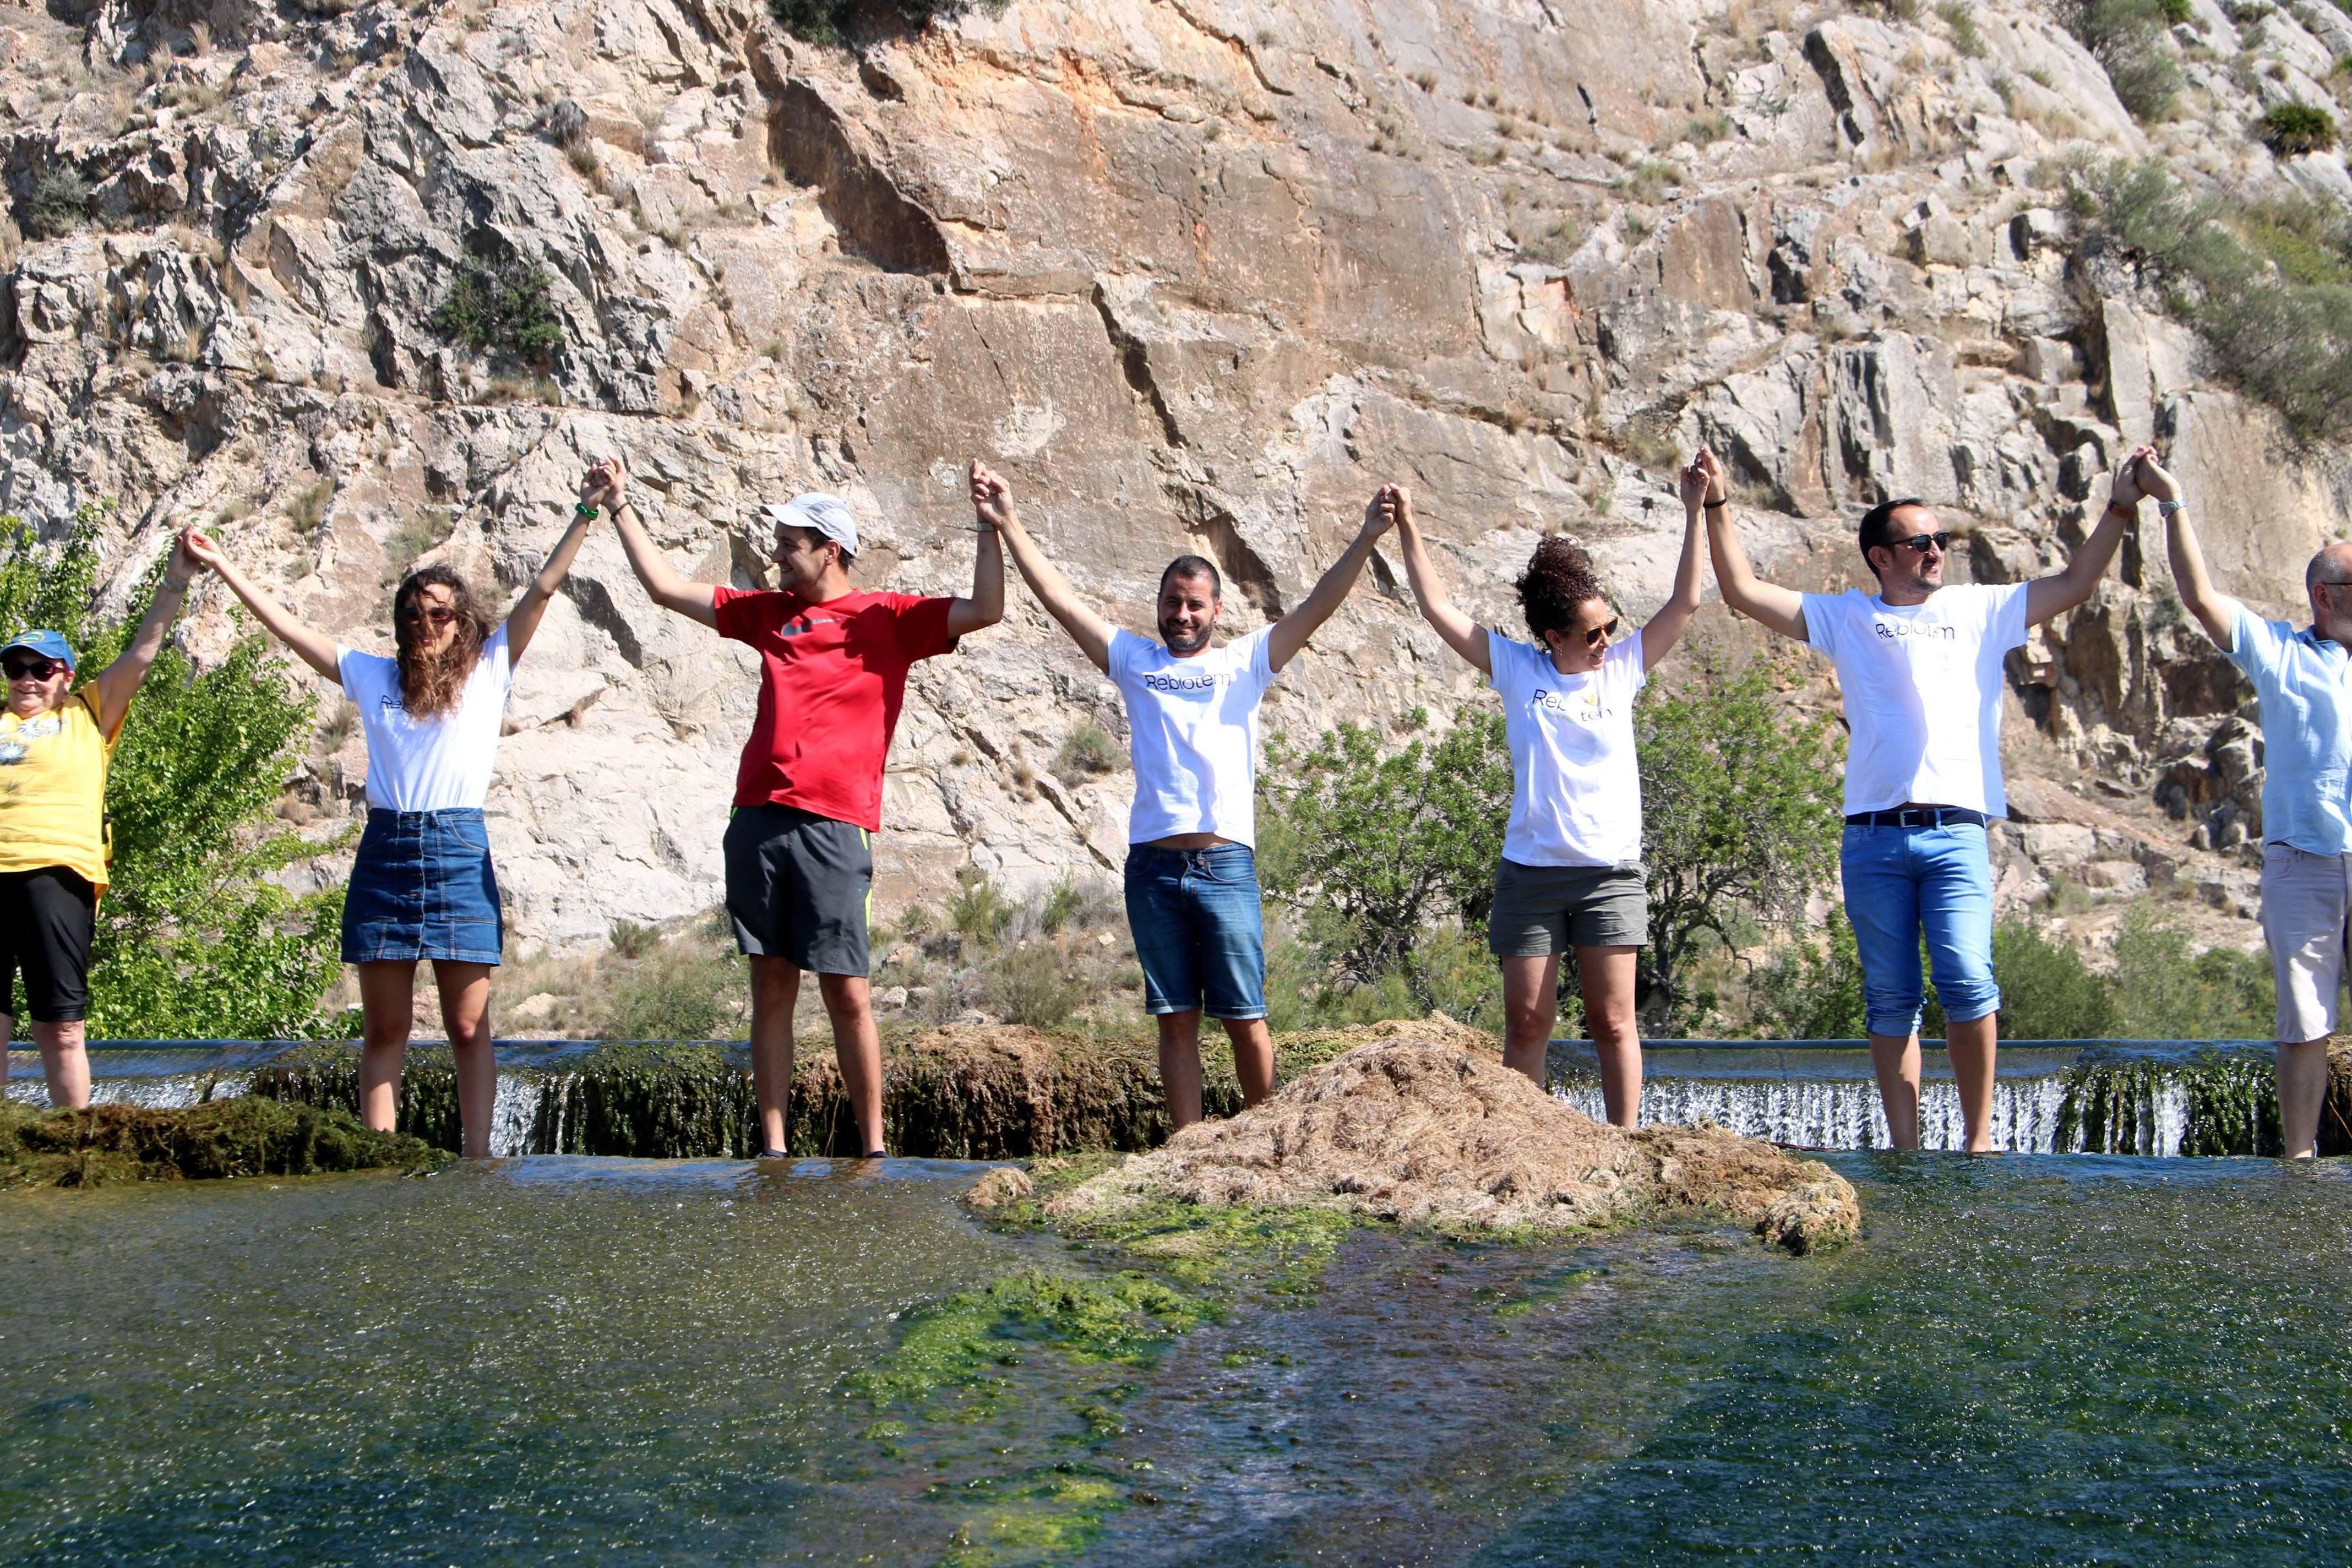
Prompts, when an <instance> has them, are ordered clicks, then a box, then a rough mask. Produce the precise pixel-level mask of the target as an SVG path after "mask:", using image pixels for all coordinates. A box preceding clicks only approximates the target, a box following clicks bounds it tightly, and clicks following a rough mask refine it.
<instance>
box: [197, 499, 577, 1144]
mask: <svg viewBox="0 0 2352 1568" xmlns="http://www.w3.org/2000/svg"><path fill="white" fill-rule="evenodd" d="M595 519H596V509H595V508H594V507H593V506H590V505H587V504H586V503H585V501H584V500H583V503H582V504H581V505H580V506H579V507H578V508H577V509H576V510H574V513H573V516H572V525H571V526H570V527H569V528H567V529H565V530H564V531H563V537H562V539H560V540H558V541H557V542H556V545H555V549H554V551H553V552H551V554H550V555H549V556H548V558H547V563H546V564H545V565H543V566H541V568H540V569H539V575H537V576H536V577H533V578H532V579H531V580H530V586H529V587H527V588H525V589H524V590H523V592H522V597H520V599H518V600H516V601H515V605H514V608H513V609H511V610H509V611H508V612H507V617H506V620H505V622H504V623H503V624H501V625H499V626H495V627H494V626H492V625H491V624H490V618H489V616H488V615H486V614H484V613H483V611H482V608H481V606H480V605H478V603H477V602H476V601H475V598H474V594H473V590H472V589H471V587H469V586H468V585H467V582H466V580H465V578H463V577H461V576H459V575H458V574H457V573H455V572H452V571H450V570H449V569H448V568H447V567H446V566H425V567H422V568H420V569H418V570H417V571H415V572H411V573H410V574H408V575H407V576H406V577H404V578H403V579H402V580H401V584H400V586H399V587H398V588H397V589H395V590H394V593H393V596H392V627H393V646H394V653H393V656H392V657H391V658H384V657H383V656H382V655H380V654H372V653H361V652H360V651H358V650H357V649H355V648H348V647H341V646H340V645H338V644H337V643H336V641H335V639H334V638H332V637H328V636H327V635H326V634H325V633H323V632H320V631H318V630H317V629H315V628H313V627H311V626H305V625H304V624H303V623H302V622H301V621H299V620H297V619H296V618H295V617H294V616H292V615H291V614H289V612H288V611H287V609H286V607H285V606H284V605H280V604H279V603H278V601H277V600H276V599H275V598H273V597H271V596H270V595H269V594H268V591H266V590H265V589H263V588H261V587H259V586H258V585H257V584H255V583H254V582H253V581H252V579H250V578H248V577H247V576H246V575H245V574H243V573H241V572H239V571H238V570H237V569H236V567H235V566H233V565H231V564H230V563H229V561H228V558H227V557H226V555H224V554H223V553H222V552H221V550H220V547H219V546H218V545H217V544H215V543H214V542H213V541H211V540H210V539H207V538H206V537H205V535H203V534H202V533H199V532H197V531H195V530H194V529H193V528H192V529H189V530H187V531H185V532H184V533H183V534H182V535H181V536H180V537H181V540H182V542H183V547H184V549H185V550H186V552H187V553H188V554H189V555H190V556H191V557H193V558H194V560H195V561H196V562H197V563H200V564H201V565H203V566H205V567H206V568H208V569H210V570H211V571H213V572H215V573H217V574H219V576H220V579H221V581H222V582H224V583H226V584H228V586H229V591H230V592H232V593H234V594H235V595H236V596H237V597H238V598H240V599H242V600H244V601H245V605H246V607H247V609H249V610H251V611H252V612H253V613H254V615H255V616H257V617H259V619H260V621H261V624H262V625H263V626H267V627H268V628H269V630H270V632H271V634H272V635H274V636H276V637H278V639H279V640H280V641H282V642H284V643H285V644H286V646H287V647H290V648H292V649H293V650H294V652H295V654H296V655H297V656H298V657H299V658H300V659H301V660H302V662H303V663H305V664H307V665H309V666H310V668H312V669H315V670H317V671H318V672H319V673H320V675H323V676H326V677H328V678H329V679H332V680H336V681H339V682H340V683H341V686H342V689H343V694H344V695H345V696H346V697H348V698H350V699H351V700H352V702H353V703H354V704H355V705H357V707H358V709H359V715H360V722H361V724H362V727H363V728H364V730H365V731H366V734H367V752H368V771H367V798H368V816H367V827H366V830H365V831H364V832H362V835H361V836H360V847H359V856H358V858H357V859H356V860H355V861H354V862H353V863H352V881H351V889H350V891H349V892H348V893H347V894H346V895H345V896H344V899H343V962H344V963H354V964H357V965H358V966H359V972H360V1012H361V1016H362V1020H363V1023H362V1028H363V1030H364V1036H365V1037H364V1039H363V1040H362V1044H361V1049H360V1115H361V1117H362V1119H363V1120H364V1121H366V1122H367V1124H368V1125H369V1126H370V1127H373V1128H377V1129H380V1130H383V1131H390V1130H391V1129H392V1127H393V1125H394V1120H395V1118H396V1115H397V1112H398V1110H399V1106H400V1069H401V1065H402V1061H403V1059H404V1058H405V1056H406V1054H407V1050H408V1034H409V1029H410V1026H412V1024H413V1023H414V1022H415V992H416V965H417V963H418V961H419V960H421V959H430V960H431V961H432V963H433V980H434V984H435V985H436V987H437V988H438V989H439V991H440V994H441V1021H442V1023H443V1024H444V1026H446V1027H447V1029H448V1031H449V1045H450V1048H451V1049H452V1051H453V1052H454V1053H455V1054H456V1056H457V1107H458V1111H459V1114H460V1115H461V1117H462V1118H463V1120H464V1123H465V1143H466V1156H467V1158H468V1159H475V1160H478V1159H484V1158H487V1157H488V1154H489V1152H490V1115H491V1110H492V1107H493V1105H494V1104H495V1102H496V1100H497V1098H498V1062H497V1059H496V1058H495V1057H494V1056H493V1054H492V1052H491V1048H490V1019H489V1006H490V971H491V970H492V969H493V968H495V967H496V966H497V965H498V963H499V953H500V950H501V948H502V947H503V946H504V945H505V935H506V926H505V921H504V920H503V919H502V917H501V916H500V914H499V882H498V873H497V871H496V870H495V868H493V867H492V866H491V864H490V843H489V838H488V835H487V834H486V832H485V830H484V827H483V823H482V801H483V798H484V797H485V796H486V795H488V793H489V787H490V769H491V766H492V764H493V763H495V762H496V761H497V755H498V745H499V721H500V720H501V718H502V717H503V715H504V713H505V710H506V700H507V693H508V691H509V689H511V688H512V686H513V685H514V666H515V662H516V661H517V660H518V659H520V658H522V655H523V650H524V649H525V648H527V647H530V639H531V635H532V634H533V633H534V632H536V631H537V630H538V629H539V622H540V617H541V616H543V615H545V614H546V613H547V603H548V601H549V600H550V599H551V598H553V597H554V596H555V590H556V588H557V587H558V586H559V585H561V584H562V581H563V577H564V574H565V573H567V572H569V571H570V570H571V569H572V557H573V556H574V555H577V554H578V553H579V552H580V545H581V542H582V541H583V539H585V538H586V537H587V532H588V527H589V524H591V523H592V522H593V521H595Z"/></svg>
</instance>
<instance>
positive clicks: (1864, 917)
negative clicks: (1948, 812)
mask: <svg viewBox="0 0 2352 1568" xmlns="http://www.w3.org/2000/svg"><path fill="white" fill-rule="evenodd" d="M1838 866H1839V869H1840V871H1841V872H1842V873H1843V876H1844V879H1845V913H1846V918H1847V919H1848V920H1850V921H1853V942H1854V946H1855V948H1856V949H1857V950H1858V951H1859V952H1860V954H1861V957H1862V1000H1863V1007H1864V1012H1865V1013H1866V1014H1867V1015H1868V1016H1869V1020H1870V1022H1869V1025H1868V1027H1869V1029H1870V1032H1871V1033H1872V1034H1874V1035H1894V1036H1904V1035H1910V1034H1914V1033H1916V1032H1917V1030H1918V1027H1919V1004H1920V1002H1921V1000H1922V999H1923V997H1924V991H1923V989H1922V987H1921V984H1920V980H1919V938H1920V935H1921V933H1922V932H1925V933H1926V935H1927V955H1928V957H1929V958H1930V959H1931V960H1932V961H1933V962H1934V963H1935V966H1936V996H1937V1000H1938V1001H1940V1002H1941V1003H1942V1004H1943V1005H1944V1016H1945V1017H1946V1018H1947V1019H1948V1020H1950V1021H1951V1022H1952V1023H1955V1024H1966V1023H1969V1022H1972V1021H1973V1020H1975V1019H1978V1018H1982V1017H1986V1016H1990V1015H1991V1014H1994V1013H1998V1012H2000V986H1998V985H1996V984H1993V978H1992V858H1991V856H1990V852H1989V850H1988V849H1987V847H1986V844H1985V830H1984V829H1983V828H1981V827H1976V826H1969V825H1966V824H1954V825H1952V826H1946V827H1864V826H1856V825H1851V824H1850V825H1848V826H1847V827H1846V830H1845V839H1844V841H1843V844H1842V845H1841V846H1840V847H1839V851H1838Z"/></svg>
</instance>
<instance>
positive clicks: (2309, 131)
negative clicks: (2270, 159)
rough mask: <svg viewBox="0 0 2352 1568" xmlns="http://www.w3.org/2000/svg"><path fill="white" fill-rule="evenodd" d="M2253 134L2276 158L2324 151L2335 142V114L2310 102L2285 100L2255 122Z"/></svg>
mask: <svg viewBox="0 0 2352 1568" xmlns="http://www.w3.org/2000/svg"><path fill="white" fill-rule="evenodd" d="M2254 134H2255V135H2256V136H2257V137H2259V138H2260V139H2261V141H2262V143H2263V146H2265V147H2267V148H2269V149H2270V150H2271V152H2272V153H2273V155H2274V156H2277V157H2281V158H2293V157H2296V156H2298V155H2299V154H2302V153H2325V152H2326V151H2327V149H2329V148H2330V147H2333V146H2335V145H2336V117H2335V116H2334V115H2331V114H2329V113H2328V112H2327V110H2324V109H2314V108H2313V107H2311V105H2309V104H2307V103H2282V104H2280V105H2279V106H2278V107H2277V108H2276V109H2273V110H2271V111H2270V112H2269V113H2268V114H2265V115H2263V117H2262V118H2261V119H2260V120H2257V121H2254Z"/></svg>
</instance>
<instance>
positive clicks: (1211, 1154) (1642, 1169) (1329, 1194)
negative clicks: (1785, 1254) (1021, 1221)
mask: <svg viewBox="0 0 2352 1568" xmlns="http://www.w3.org/2000/svg"><path fill="white" fill-rule="evenodd" d="M1155 1202H1173V1203H1178V1204H1187V1205H1205V1206H1224V1205H1254V1206H1280V1205H1319V1206H1325V1207H1332V1208H1339V1209H1344V1210H1347V1211H1349V1212H1352V1213H1356V1214H1360V1215H1367V1216H1370V1217H1372V1218H1376V1219H1384V1220H1393V1221H1397V1222H1399V1223H1402V1224H1408V1225H1425V1226H1433V1227H1435V1228H1439V1229H1465V1230H1500V1231H1510V1230H1554V1229H1565V1228H1570V1227H1577V1226H1605V1225H1612V1224H1618V1223H1622V1222H1624V1221H1627V1220H1632V1219H1636V1218H1639V1217H1642V1216H1643V1215H1651V1214H1657V1213H1662V1212H1670V1211H1712V1212H1719V1213H1723V1214H1727V1215H1730V1216H1731V1217H1732V1218H1734V1219H1736V1220H1738V1221H1739V1222H1740V1223H1742V1224H1745V1225H1748V1226H1753V1227H1754V1228H1755V1229H1756V1231H1757V1233H1758V1234H1759V1235H1760V1236H1762V1237H1764V1238H1765V1239H1767V1240H1768V1241H1769V1242H1771V1243H1773V1244H1774V1245H1776V1246H1780V1247H1787V1248H1788V1249H1789V1250H1790V1251H1791V1252H1797V1253H1806V1252H1812V1251H1816V1250H1819V1249H1821V1248H1823V1247H1833V1246H1835V1245H1837V1244H1838V1243H1840V1242H1843V1241H1846V1240H1849V1239H1851V1238H1852V1237H1853V1235H1854V1233H1855V1232H1856V1230H1857V1229H1859V1227H1860V1226H1861V1222H1862V1210H1861V1206H1860V1205H1859V1204H1858V1203H1857V1202H1856V1201H1855V1198H1854V1193H1853V1187H1852V1186H1851V1185H1850V1184H1848V1183H1847V1182H1846V1180H1845V1178H1844V1177H1843V1176H1841V1175H1839V1174H1838V1173H1836V1172H1834V1171H1832V1170H1831V1169H1830V1168H1829V1167H1828V1166H1826V1165H1823V1164H1821V1163H1818V1162H1816V1161H1811V1160H1800V1159H1795V1158H1792V1157H1791V1156H1790V1155H1788V1154H1786V1153H1783V1152H1781V1151H1780V1150H1778V1149H1776V1148H1774V1147H1772V1146H1771V1145H1770V1144H1769V1143H1762V1142H1755V1141H1753V1140H1750V1139H1745V1138H1738V1137H1735V1136H1733V1135H1732V1134H1731V1133H1729V1132H1727V1131H1723V1130H1722V1129H1721V1128H1717V1127H1712V1126H1702V1127H1698V1128H1687V1127H1645V1128H1643V1129H1641V1130H1639V1131H1631V1132H1629V1131H1623V1130H1622V1129H1618V1128H1614V1127H1610V1126H1607V1125H1605V1124H1603V1123H1601V1122H1598V1121H1593V1120H1592V1119H1591V1117H1589V1116H1586V1115H1584V1114H1583V1113H1582V1112H1581V1111H1579V1110H1575V1109H1574V1108H1572V1107H1570V1106H1567V1105H1563V1104H1561V1103H1560V1102H1559V1100H1554V1099H1552V1098H1551V1096H1549V1095H1548V1094H1546V1093H1545V1092H1544V1091H1543V1090H1541V1089H1538V1088H1537V1087H1536V1086H1535V1085H1534V1084H1532V1083H1530V1082H1528V1079H1525V1078H1523V1077H1521V1076H1520V1075H1519V1074H1517V1073H1516V1072H1513V1071H1511V1070H1510V1069H1509V1068H1506V1067H1504V1066H1503V1065H1502V1064H1501V1063H1500V1062H1499V1061H1496V1060H1494V1059H1493V1058H1488V1057H1486V1055H1484V1054H1483V1053H1481V1052H1478V1051H1475V1050H1473V1049H1470V1048H1467V1047H1465V1046H1463V1045H1460V1044H1451V1043H1442V1042H1439V1041H1433V1040H1428V1039H1423V1038H1416V1037H1407V1036H1404V1035H1402V1033H1401V1034H1400V1035H1399V1036H1398V1037H1394V1038H1391V1039H1389V1040H1386V1041H1382V1042H1379V1043H1375V1044H1370V1045H1364V1046H1360V1047H1356V1048H1355V1049H1353V1050H1351V1051H1349V1052H1348V1053H1347V1054H1345V1055H1343V1056H1341V1057H1339V1058H1336V1059H1335V1060H1332V1061H1329V1062H1327V1063H1325V1064H1324V1065H1322V1066H1321V1067H1318V1068H1310V1069H1309V1070H1307V1072H1306V1073H1304V1074H1302V1075H1301V1076H1300V1077H1299V1078H1298V1079H1297V1080H1296V1081H1294V1082H1293V1083H1291V1084H1290V1085H1288V1086H1287V1087H1286V1088H1285V1089H1282V1090H1281V1091H1280V1092H1278V1093H1277V1094H1276V1095H1275V1097H1274V1098H1273V1099H1272V1100H1268V1101H1266V1102H1265V1104H1264V1105H1261V1106H1258V1107H1256V1108H1255V1110H1244V1111H1243V1112H1242V1113H1241V1114H1240V1115H1238V1116H1235V1117H1234V1118H1232V1119H1231V1120H1230V1121H1203V1122H1201V1123H1198V1124H1197V1125H1195V1126H1192V1127H1189V1128H1186V1129H1185V1130H1184V1131H1182V1132H1180V1133H1178V1134H1177V1135H1176V1137H1175V1138H1174V1139H1173V1140H1171V1142H1169V1143H1168V1145H1167V1146H1166V1147H1165V1148H1162V1149H1159V1150H1155V1151H1154V1152H1150V1153H1148V1154H1138V1155H1134V1156H1132V1157H1131V1158H1129V1159H1128V1160H1127V1161H1125V1162H1124V1163H1122V1164H1120V1165H1119V1166H1118V1167H1117V1168H1116V1169H1113V1170H1110V1171H1107V1172H1105V1173H1103V1174H1101V1175H1099V1176H1097V1177H1095V1178H1094V1179H1093V1180H1091V1181H1088V1182H1087V1183H1084V1184H1081V1185H1078V1186H1076V1187H1074V1188H1072V1189H1070V1190H1069V1191H1068V1192H1066V1193H1063V1194H1060V1195H1059V1196H1057V1197H1055V1198H1054V1199H1052V1200H1051V1201H1050V1202H1049V1203H1048V1204H1047V1205H1045V1207H1046V1213H1047V1214H1048V1215H1054V1216H1057V1217H1067V1218H1073V1219H1078V1218H1087V1217H1090V1216H1095V1215H1108V1214H1112V1213H1116V1212H1118V1211H1120V1210H1125V1209H1130V1208H1135V1207H1138V1206H1140V1205H1148V1204H1151V1203H1155Z"/></svg>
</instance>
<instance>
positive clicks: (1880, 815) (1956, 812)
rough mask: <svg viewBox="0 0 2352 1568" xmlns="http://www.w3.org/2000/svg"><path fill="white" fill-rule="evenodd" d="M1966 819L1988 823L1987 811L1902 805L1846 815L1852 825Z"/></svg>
mask: <svg viewBox="0 0 2352 1568" xmlns="http://www.w3.org/2000/svg"><path fill="white" fill-rule="evenodd" d="M1961 823H1966V824H1967V825H1968V826H1970V827H1982V826H1985V814H1984V813H1983V812H1981V811H1970V810H1969V808H1968V807H1967V806H1964V805H1902V806H1897V807H1895V809H1894V810H1893V811H1857V812H1855V813H1854V814H1853V816H1849V817H1847V818H1846V819H1845V825H1846V826H1848V827H1951V826H1957V825H1958V824H1961Z"/></svg>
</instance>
